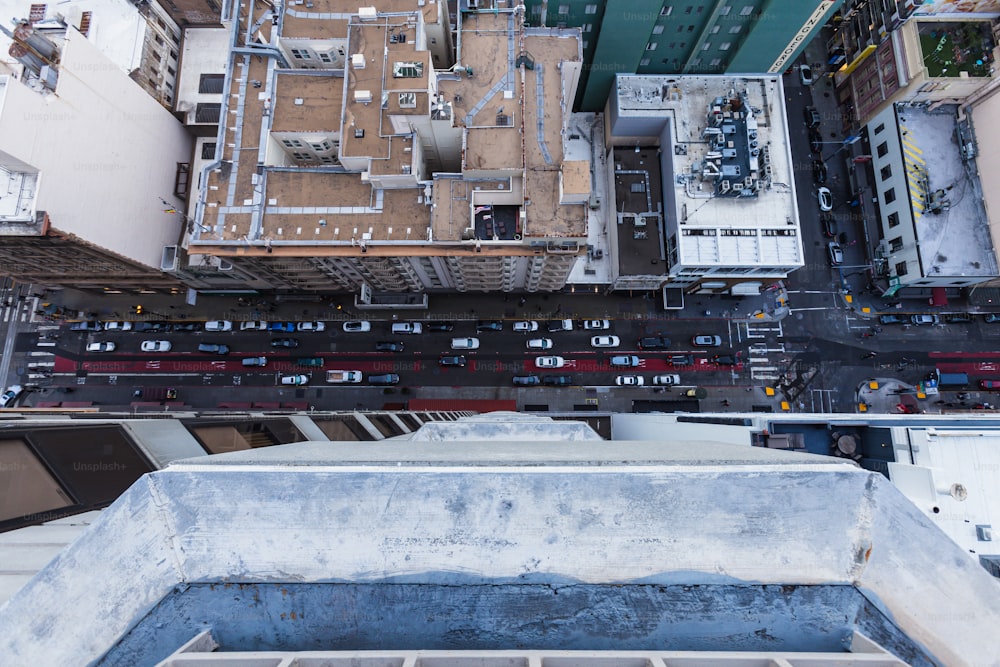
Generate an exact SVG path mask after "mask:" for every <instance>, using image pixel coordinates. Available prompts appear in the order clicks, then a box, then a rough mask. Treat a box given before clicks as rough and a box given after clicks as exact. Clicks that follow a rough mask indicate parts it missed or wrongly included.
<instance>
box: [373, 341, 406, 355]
mask: <svg viewBox="0 0 1000 667" xmlns="http://www.w3.org/2000/svg"><path fill="white" fill-rule="evenodd" d="M403 347H404V346H403V344H402V343H397V342H396V341H393V340H380V341H379V342H377V343H375V351H376V352H402V351H403Z"/></svg>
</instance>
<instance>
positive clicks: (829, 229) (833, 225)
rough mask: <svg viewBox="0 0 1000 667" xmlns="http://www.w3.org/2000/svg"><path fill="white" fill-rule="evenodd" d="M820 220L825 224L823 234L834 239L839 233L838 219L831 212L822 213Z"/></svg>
mask: <svg viewBox="0 0 1000 667" xmlns="http://www.w3.org/2000/svg"><path fill="white" fill-rule="evenodd" d="M819 222H820V224H821V225H823V236H825V237H827V238H828V239H832V238H833V237H834V236H836V235H837V219H836V218H834V217H833V216H832V215H830V214H829V213H820V214H819Z"/></svg>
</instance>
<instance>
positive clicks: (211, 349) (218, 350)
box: [198, 343, 229, 354]
mask: <svg viewBox="0 0 1000 667" xmlns="http://www.w3.org/2000/svg"><path fill="white" fill-rule="evenodd" d="M198 351H199V352H205V353H206V354H229V346H228V345H221V344H219V343H201V344H199V345H198Z"/></svg>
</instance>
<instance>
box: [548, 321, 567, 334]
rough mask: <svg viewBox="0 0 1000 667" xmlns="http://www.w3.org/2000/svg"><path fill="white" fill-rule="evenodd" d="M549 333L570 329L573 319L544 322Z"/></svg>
mask: <svg viewBox="0 0 1000 667" xmlns="http://www.w3.org/2000/svg"><path fill="white" fill-rule="evenodd" d="M546 328H547V329H548V330H549V333H559V332H560V331H572V330H573V320H549V321H548V322H547V323H546Z"/></svg>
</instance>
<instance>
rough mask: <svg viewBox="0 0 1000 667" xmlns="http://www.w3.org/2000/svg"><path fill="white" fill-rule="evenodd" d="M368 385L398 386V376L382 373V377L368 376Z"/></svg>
mask: <svg viewBox="0 0 1000 667" xmlns="http://www.w3.org/2000/svg"><path fill="white" fill-rule="evenodd" d="M368 384H378V385H387V384H399V376H398V375H396V374H395V373H383V374H382V375H369V376H368Z"/></svg>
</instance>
